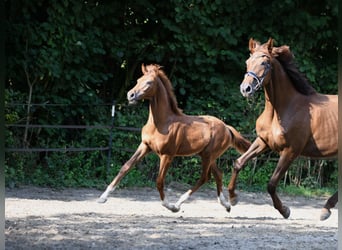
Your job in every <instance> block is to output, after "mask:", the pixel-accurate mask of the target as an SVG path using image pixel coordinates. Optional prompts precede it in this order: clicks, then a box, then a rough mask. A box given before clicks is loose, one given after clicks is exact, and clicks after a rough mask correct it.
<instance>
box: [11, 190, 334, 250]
mask: <svg viewBox="0 0 342 250" xmlns="http://www.w3.org/2000/svg"><path fill="white" fill-rule="evenodd" d="M185 191H186V189H182V188H169V189H168V190H167V195H168V198H169V201H177V199H178V198H179V196H180V195H181V194H182V193H184V192H185ZM101 193H102V191H101V190H96V189H63V190H53V189H49V188H37V187H21V188H15V189H7V190H6V201H5V202H6V203H5V209H6V210H5V217H6V224H5V237H6V249H8V250H10V249H25V250H26V249H63V250H64V249H82V250H83V249H127V250H128V249H129V250H131V249H140V250H144V249H146V250H147V249H148V250H150V249H177V250H178V249H179V250H183V249H195V250H200V249H209V250H210V249H215V250H220V249H263V250H264V249H291V250H294V249H300V250H302V249H324V250H330V249H337V230H338V219H337V218H338V211H337V209H333V210H332V215H331V217H330V218H329V219H328V220H326V221H323V222H322V221H319V215H320V210H321V208H322V207H323V205H324V203H325V200H326V198H327V197H322V198H319V199H318V198H310V199H309V198H303V197H289V196H284V195H280V197H281V199H282V201H283V202H284V204H286V205H288V206H289V207H290V209H291V215H290V218H289V219H283V218H282V216H281V215H280V214H279V213H278V211H277V210H275V209H274V208H273V206H272V204H271V198H270V197H269V195H268V194H267V193H266V192H265V193H247V192H240V202H239V203H238V204H237V205H236V206H234V207H232V210H231V212H230V213H227V212H226V211H225V209H224V208H223V207H222V206H221V205H220V204H219V203H218V202H217V199H216V191H215V190H212V189H201V190H200V191H198V192H197V193H195V194H194V195H193V197H192V198H191V199H190V200H189V201H188V202H186V203H185V204H183V206H182V207H181V211H180V212H178V213H172V212H170V211H168V210H167V209H166V208H164V207H163V206H162V205H161V202H160V200H159V194H158V192H157V190H156V189H152V188H129V189H117V190H116V191H115V192H114V193H112V195H111V196H110V198H109V199H108V201H107V203H105V204H98V203H97V202H96V199H97V198H98V197H99V196H100V194H101Z"/></svg>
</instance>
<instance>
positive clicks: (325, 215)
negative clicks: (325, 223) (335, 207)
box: [320, 208, 331, 220]
mask: <svg viewBox="0 0 342 250" xmlns="http://www.w3.org/2000/svg"><path fill="white" fill-rule="evenodd" d="M330 215H331V211H330V210H329V209H327V208H323V209H322V211H321V217H320V220H326V219H328V218H329V216H330Z"/></svg>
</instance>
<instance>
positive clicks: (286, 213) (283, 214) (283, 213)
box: [281, 206, 291, 219]
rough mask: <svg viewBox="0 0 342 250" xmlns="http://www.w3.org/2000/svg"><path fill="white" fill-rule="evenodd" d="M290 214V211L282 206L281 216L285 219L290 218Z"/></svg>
mask: <svg viewBox="0 0 342 250" xmlns="http://www.w3.org/2000/svg"><path fill="white" fill-rule="evenodd" d="M290 213H291V210H290V209H289V208H288V207H286V206H283V212H282V213H281V214H282V216H283V217H284V218H285V219H287V218H289V217H290Z"/></svg>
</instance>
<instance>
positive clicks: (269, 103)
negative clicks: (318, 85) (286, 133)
mask: <svg viewBox="0 0 342 250" xmlns="http://www.w3.org/2000/svg"><path fill="white" fill-rule="evenodd" d="M271 74H272V75H271V79H270V82H269V83H266V84H265V88H264V91H265V109H269V111H271V110H272V112H277V113H281V112H282V110H284V109H286V108H287V107H288V105H290V104H291V103H292V102H293V100H294V98H296V96H298V95H300V94H299V92H298V91H297V90H296V89H295V88H294V86H293V84H292V83H291V80H290V78H289V77H288V75H287V74H286V72H285V71H284V69H283V68H282V66H281V65H280V63H279V62H274V63H273V64H272V73H271Z"/></svg>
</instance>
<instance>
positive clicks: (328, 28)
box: [5, 0, 338, 171]
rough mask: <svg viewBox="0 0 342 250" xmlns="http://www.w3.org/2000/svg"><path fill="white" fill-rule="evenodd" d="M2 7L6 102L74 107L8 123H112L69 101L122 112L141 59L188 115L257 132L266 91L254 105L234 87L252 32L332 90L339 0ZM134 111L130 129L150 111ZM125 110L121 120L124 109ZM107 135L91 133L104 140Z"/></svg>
mask: <svg viewBox="0 0 342 250" xmlns="http://www.w3.org/2000/svg"><path fill="white" fill-rule="evenodd" d="M5 5H6V20H7V22H6V29H7V36H6V55H7V82H6V104H10V103H27V104H32V103H46V104H48V103H59V104H70V105H71V106H69V109H70V110H67V111H66V110H51V109H47V108H46V107H38V106H37V107H35V106H32V107H31V106H30V105H29V107H31V108H29V109H25V108H23V107H21V106H7V107H6V119H7V120H6V122H7V123H24V122H29V123H35V124H94V123H101V122H103V123H107V124H108V122H109V118H108V113H106V111H105V110H102V111H93V109H92V108H91V107H88V106H82V105H72V104H101V103H111V102H112V101H113V100H116V102H117V103H118V104H120V105H121V106H122V107H123V109H122V110H125V111H124V112H132V113H134V112H133V111H132V109H127V108H124V107H125V103H126V92H127V90H128V89H129V88H130V87H131V86H132V85H133V84H134V82H135V80H136V79H137V78H138V77H139V76H140V75H141V72H140V65H141V63H145V64H148V63H158V64H160V65H163V66H164V69H165V71H166V73H167V75H168V76H169V77H170V79H171V82H172V83H173V86H174V88H175V92H176V95H177V99H178V102H179V105H180V107H181V108H182V109H183V110H184V111H185V113H189V114H211V115H215V116H218V117H219V118H221V119H222V120H224V121H225V122H226V123H228V124H231V125H233V126H235V127H237V128H238V129H239V130H240V131H241V132H243V133H253V130H254V123H255V119H256V118H257V116H258V114H259V113H260V111H261V110H262V108H263V107H262V105H263V101H262V96H260V97H259V98H257V100H256V101H255V102H254V103H253V104H252V105H251V104H249V103H247V102H246V100H245V99H243V97H242V96H241V94H240V93H239V84H240V82H241V80H242V77H243V74H244V72H245V60H246V59H247V58H248V56H249V54H248V53H249V52H248V49H247V48H248V46H247V45H248V39H249V38H250V37H253V38H255V39H258V40H260V41H261V42H265V41H266V40H267V39H268V38H269V37H273V38H274V39H275V41H276V45H278V46H280V45H283V44H287V45H289V46H290V47H291V50H292V51H293V53H294V55H295V58H296V60H297V64H298V66H299V68H300V70H301V71H302V72H303V73H305V74H306V76H307V77H308V79H309V80H310V81H311V83H312V85H313V86H314V87H315V88H316V89H317V90H318V91H320V92H323V93H331V94H336V93H337V56H336V54H337V53H336V52H337V40H338V39H337V0H324V1H319V2H315V4H312V2H311V1H307V0H305V1H299V0H285V1H268V0H263V1H261V2H260V1H256V0H242V1H231V0H229V1H223V0H215V1H209V0H191V1H188V0H185V1H184V0H170V1H156V0H141V1H131V0H128V1H71V0H62V1H56V2H51V1H46V0H37V1H34V2H30V1H25V0H14V1H5ZM30 93H31V94H30ZM29 97H30V98H29ZM90 106H91V105H90ZM141 108H142V109H145V107H141ZM127 110H128V111H127ZM120 112H121V111H120V110H119V111H118V113H119V114H120ZM136 115H137V116H139V119H137V120H138V121H135V120H134V118H133V120H131V121H130V123H131V124H129V125H130V126H135V127H141V126H142V125H143V121H144V120H145V119H146V112H145V111H144V112H141V111H139V112H137V114H136ZM121 116H122V121H123V120H125V119H124V117H125V116H129V114H128V113H122V114H121ZM119 125H120V126H122V125H123V124H119ZM29 132H30V134H29V135H30V136H29V137H28V139H27V140H28V145H29V146H35V145H42V144H44V145H47V144H48V143H55V144H59V145H61V144H63V143H64V144H69V143H70V141H72V142H76V141H78V142H80V141H82V142H87V143H89V141H88V139H89V140H90V138H91V133H89V132H88V131H86V132H84V131H83V132H77V133H76V132H75V131H72V132H70V131H63V132H61V131H60V130H56V131H53V130H50V131H42V130H38V129H31V130H30V131H29ZM87 133H88V134H87ZM7 134H8V141H7V142H6V144H7V145H6V146H11V145H13V144H11V143H14V144H15V145H20V144H21V143H22V137H23V136H24V135H23V132H22V131H17V130H16V131H14V130H8V131H7ZM99 134H101V132H99ZM102 134H106V133H102ZM93 136H94V135H93ZM98 136H99V137H98ZM104 136H105V135H95V136H94V138H98V140H99V141H98V143H99V144H101V143H104V142H103V141H105V140H106V139H103V138H104ZM85 138H88V139H85ZM137 140H139V139H137ZM93 141H94V139H93ZM95 141H96V140H95ZM95 143H96V142H95ZM11 157H14V156H13V155H11ZM16 157H17V156H16ZM70 157H73V156H70ZM87 157H88V156H84V157H83V158H82V157H81V158H82V159H84V158H87ZM97 157H100V158H101V156H97ZM14 158H15V157H14ZM90 158H91V157H88V159H90ZM102 158H103V157H102ZM124 158H126V159H127V155H124V156H122V159H120V161H124V160H126V159H124ZM7 159H9V158H8V157H7ZM120 161H118V163H116V164H118V165H120V164H121V163H122V162H121V163H120ZM8 162H9V161H8ZM38 162H39V161H38ZM81 162H82V161H81ZM32 164H33V165H35V164H36V165H37V159H35V160H34V161H33V163H32ZM70 164H71V163H70ZM48 165H49V164H48ZM50 165H51V164H50ZM62 165H63V164H62ZM64 165H65V164H64ZM74 165H76V166H78V167H77V168H79V165H77V164H74ZM80 165H82V164H80ZM102 165H103V164H102ZM12 168H14V169H15V168H16V167H15V166H12ZM77 168H76V169H77ZM11 171H12V170H11ZM65 171H68V170H65Z"/></svg>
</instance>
